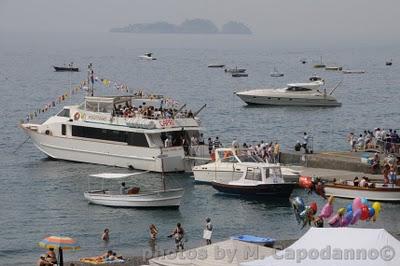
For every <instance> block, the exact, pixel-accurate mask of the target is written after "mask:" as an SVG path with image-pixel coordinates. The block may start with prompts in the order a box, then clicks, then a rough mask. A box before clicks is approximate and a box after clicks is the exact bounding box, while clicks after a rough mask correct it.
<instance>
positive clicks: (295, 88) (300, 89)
mask: <svg viewBox="0 0 400 266" xmlns="http://www.w3.org/2000/svg"><path fill="white" fill-rule="evenodd" d="M287 90H288V91H310V90H311V89H309V88H304V87H289V88H287Z"/></svg>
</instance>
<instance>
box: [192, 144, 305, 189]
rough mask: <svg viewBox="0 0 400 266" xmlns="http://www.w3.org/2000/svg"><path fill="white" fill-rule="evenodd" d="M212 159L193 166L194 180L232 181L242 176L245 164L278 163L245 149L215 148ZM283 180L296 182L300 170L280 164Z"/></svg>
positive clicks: (204, 181) (206, 182)
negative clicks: (267, 160) (269, 161)
mask: <svg viewBox="0 0 400 266" xmlns="http://www.w3.org/2000/svg"><path fill="white" fill-rule="evenodd" d="M212 158H213V161H211V162H209V163H206V164H200V165H196V166H193V168H192V171H193V175H194V181H195V182H196V183H200V184H211V181H213V180H218V181H225V182H228V181H232V180H238V179H240V178H241V177H242V175H243V172H244V171H246V169H247V168H246V167H247V166H257V165H278V164H270V163H267V162H265V161H263V159H261V158H260V157H258V156H257V155H251V154H248V152H247V150H245V149H235V148H217V149H216V150H215V153H214V154H213V155H212ZM281 174H282V177H283V179H284V180H285V181H289V182H298V180H299V177H300V172H299V171H295V170H293V169H291V168H288V167H282V166H281Z"/></svg>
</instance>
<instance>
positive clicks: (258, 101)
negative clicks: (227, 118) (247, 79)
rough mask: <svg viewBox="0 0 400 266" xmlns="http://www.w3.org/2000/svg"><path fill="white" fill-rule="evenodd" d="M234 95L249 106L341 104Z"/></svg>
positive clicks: (319, 100)
mask: <svg viewBox="0 0 400 266" xmlns="http://www.w3.org/2000/svg"><path fill="white" fill-rule="evenodd" d="M236 95H237V96H238V97H239V98H240V99H242V101H244V102H245V103H247V104H249V105H271V106H316V107H337V106H341V105H342V104H341V103H339V102H338V101H336V100H334V99H330V98H324V97H323V96H319V97H316V96H314V97H310V98H304V97H289V96H256V95H250V94H244V93H240V92H239V93H236Z"/></svg>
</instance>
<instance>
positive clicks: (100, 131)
mask: <svg viewBox="0 0 400 266" xmlns="http://www.w3.org/2000/svg"><path fill="white" fill-rule="evenodd" d="M72 136H74V137H82V138H89V139H101V140H109V141H116V142H124V143H127V144H128V145H132V146H139V147H149V144H148V142H147V139H146V136H145V135H144V134H143V133H136V132H126V131H119V130H112V129H104V128H94V127H82V126H72Z"/></svg>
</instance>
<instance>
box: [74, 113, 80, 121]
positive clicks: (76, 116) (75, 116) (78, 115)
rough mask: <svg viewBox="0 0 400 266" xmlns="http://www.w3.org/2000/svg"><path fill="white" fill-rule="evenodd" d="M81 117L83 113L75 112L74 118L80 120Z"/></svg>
mask: <svg viewBox="0 0 400 266" xmlns="http://www.w3.org/2000/svg"><path fill="white" fill-rule="evenodd" d="M80 117H81V114H80V113H79V112H76V113H75V114H74V120H79V118H80Z"/></svg>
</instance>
